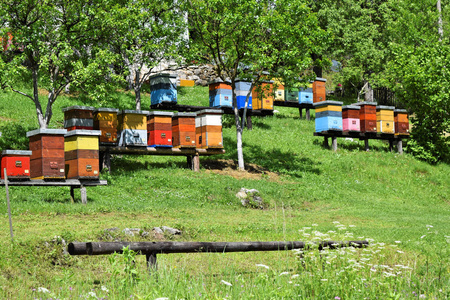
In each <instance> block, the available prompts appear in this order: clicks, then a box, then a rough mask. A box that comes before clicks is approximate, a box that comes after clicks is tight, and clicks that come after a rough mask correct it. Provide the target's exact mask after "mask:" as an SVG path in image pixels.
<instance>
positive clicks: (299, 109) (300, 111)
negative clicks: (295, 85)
mask: <svg viewBox="0 0 450 300" xmlns="http://www.w3.org/2000/svg"><path fill="white" fill-rule="evenodd" d="M298 112H299V113H300V119H302V118H303V108H301V107H299V108H298Z"/></svg>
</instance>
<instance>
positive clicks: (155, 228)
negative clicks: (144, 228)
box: [152, 227, 164, 234]
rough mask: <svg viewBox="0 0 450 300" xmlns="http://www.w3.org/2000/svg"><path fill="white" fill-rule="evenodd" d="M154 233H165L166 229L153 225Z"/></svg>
mask: <svg viewBox="0 0 450 300" xmlns="http://www.w3.org/2000/svg"><path fill="white" fill-rule="evenodd" d="M152 230H153V233H156V234H164V231H163V230H162V229H161V228H160V227H153V229H152Z"/></svg>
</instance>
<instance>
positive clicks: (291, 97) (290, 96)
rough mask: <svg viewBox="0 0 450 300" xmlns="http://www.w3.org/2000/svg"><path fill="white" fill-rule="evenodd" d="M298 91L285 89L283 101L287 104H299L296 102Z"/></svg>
mask: <svg viewBox="0 0 450 300" xmlns="http://www.w3.org/2000/svg"><path fill="white" fill-rule="evenodd" d="M299 91H300V90H299V89H296V88H287V89H285V90H284V100H286V101H287V102H296V103H299V101H298V96H299Z"/></svg>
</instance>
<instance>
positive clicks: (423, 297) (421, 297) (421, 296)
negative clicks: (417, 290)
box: [419, 294, 427, 299]
mask: <svg viewBox="0 0 450 300" xmlns="http://www.w3.org/2000/svg"><path fill="white" fill-rule="evenodd" d="M426 298H427V296H425V295H424V294H421V295H420V296H419V299H426Z"/></svg>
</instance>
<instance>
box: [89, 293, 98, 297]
mask: <svg viewBox="0 0 450 300" xmlns="http://www.w3.org/2000/svg"><path fill="white" fill-rule="evenodd" d="M87 295H88V297H92V298H97V294H96V293H95V292H89V293H87Z"/></svg>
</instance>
